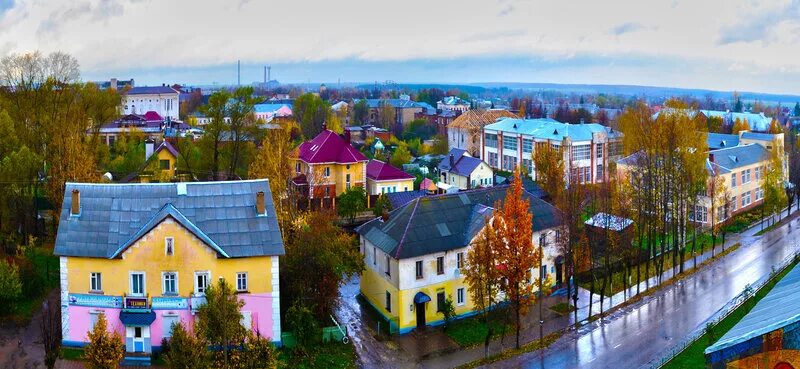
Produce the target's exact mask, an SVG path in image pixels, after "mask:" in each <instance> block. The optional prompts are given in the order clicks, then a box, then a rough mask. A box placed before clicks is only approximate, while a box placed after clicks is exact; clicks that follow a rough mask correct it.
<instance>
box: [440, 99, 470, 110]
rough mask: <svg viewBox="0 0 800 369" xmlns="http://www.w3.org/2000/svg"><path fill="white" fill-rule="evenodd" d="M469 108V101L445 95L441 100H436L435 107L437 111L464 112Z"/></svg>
mask: <svg viewBox="0 0 800 369" xmlns="http://www.w3.org/2000/svg"><path fill="white" fill-rule="evenodd" d="M469 108H470V103H469V101H467V100H464V99H462V98H460V97H458V96H445V97H444V98H443V99H442V100H440V101H438V102H436V109H437V110H439V111H445V110H450V111H457V112H459V114H460V113H464V112H466V111H467V110H469Z"/></svg>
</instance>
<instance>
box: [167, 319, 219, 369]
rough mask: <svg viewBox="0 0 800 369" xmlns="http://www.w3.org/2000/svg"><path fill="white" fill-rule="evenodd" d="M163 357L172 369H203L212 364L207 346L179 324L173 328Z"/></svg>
mask: <svg viewBox="0 0 800 369" xmlns="http://www.w3.org/2000/svg"><path fill="white" fill-rule="evenodd" d="M162 345H163V343H162ZM162 347H163V346H162ZM163 355H164V361H166V363H167V367H168V368H170V369H184V368H199V369H203V368H208V367H209V366H210V364H211V362H210V357H209V352H208V349H207V348H206V344H205V343H204V342H203V341H202V340H200V339H198V338H197V337H195V336H194V335H193V334H192V333H190V332H188V331H186V329H185V328H184V327H183V323H178V324H176V325H175V326H174V327H173V328H172V338H171V339H170V341H169V344H168V346H167V351H166V352H165V353H164V354H163Z"/></svg>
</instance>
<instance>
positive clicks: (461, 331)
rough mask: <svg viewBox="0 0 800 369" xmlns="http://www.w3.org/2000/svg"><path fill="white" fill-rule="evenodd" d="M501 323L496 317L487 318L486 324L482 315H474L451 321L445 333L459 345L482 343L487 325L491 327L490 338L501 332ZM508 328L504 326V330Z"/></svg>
mask: <svg viewBox="0 0 800 369" xmlns="http://www.w3.org/2000/svg"><path fill="white" fill-rule="evenodd" d="M495 315H496V314H495ZM503 325H504V324H503V321H502V320H500V319H498V318H497V317H492V318H491V319H489V325H486V323H485V322H484V320H483V316H482V315H475V316H471V317H469V318H464V319H458V320H456V321H453V322H452V323H450V326H449V327H448V328H447V331H445V333H446V334H447V336H448V337H450V338H451V339H452V340H453V341H455V342H456V343H457V344H458V345H459V346H461V347H472V346H476V345H482V344H483V343H484V340H486V332H487V331H488V330H489V326H491V327H492V329H493V331H492V338H496V337H500V335H501V334H502V333H503ZM510 329H511V328H509V327H506V332H509V330H510Z"/></svg>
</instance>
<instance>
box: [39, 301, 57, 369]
mask: <svg viewBox="0 0 800 369" xmlns="http://www.w3.org/2000/svg"><path fill="white" fill-rule="evenodd" d="M41 316H42V317H41V322H40V325H39V332H40V333H41V337H42V346H44V364H45V366H46V367H47V368H48V369H53V368H54V367H55V366H56V360H58V356H59V355H60V354H61V338H62V337H61V304H60V302H59V301H58V300H57V299H54V298H48V299H46V300H45V301H44V302H43V303H42V313H41Z"/></svg>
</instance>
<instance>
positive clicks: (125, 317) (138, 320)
mask: <svg viewBox="0 0 800 369" xmlns="http://www.w3.org/2000/svg"><path fill="white" fill-rule="evenodd" d="M119 320H120V321H121V322H122V324H124V325H150V324H153V321H155V320H156V313H155V312H152V311H150V312H147V313H131V312H127V311H122V312H120V313H119Z"/></svg>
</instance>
